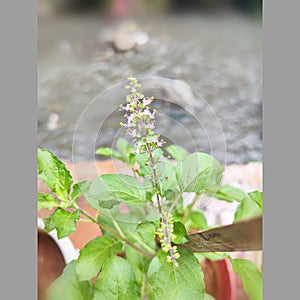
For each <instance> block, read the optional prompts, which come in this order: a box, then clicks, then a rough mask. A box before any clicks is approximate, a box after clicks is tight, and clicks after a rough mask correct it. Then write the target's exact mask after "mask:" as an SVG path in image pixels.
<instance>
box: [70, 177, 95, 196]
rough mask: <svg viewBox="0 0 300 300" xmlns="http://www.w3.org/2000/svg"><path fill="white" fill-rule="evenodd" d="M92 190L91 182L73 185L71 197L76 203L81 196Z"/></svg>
mask: <svg viewBox="0 0 300 300" xmlns="http://www.w3.org/2000/svg"><path fill="white" fill-rule="evenodd" d="M89 188H90V182H88V181H81V182H78V183H76V184H74V185H73V189H72V192H71V193H70V197H71V199H72V200H73V201H76V200H77V199H78V198H79V197H80V196H82V195H84V194H85V193H86V192H87V191H88V190H89Z"/></svg>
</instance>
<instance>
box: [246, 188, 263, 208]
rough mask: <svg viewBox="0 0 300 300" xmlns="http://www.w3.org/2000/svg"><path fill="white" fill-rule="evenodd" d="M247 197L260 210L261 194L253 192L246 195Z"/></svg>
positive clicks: (261, 205)
mask: <svg viewBox="0 0 300 300" xmlns="http://www.w3.org/2000/svg"><path fill="white" fill-rule="evenodd" d="M248 195H249V197H250V198H251V199H252V200H253V201H254V202H255V203H256V204H257V205H258V206H259V207H260V208H261V209H262V207H263V204H262V192H259V191H254V192H251V193H248Z"/></svg>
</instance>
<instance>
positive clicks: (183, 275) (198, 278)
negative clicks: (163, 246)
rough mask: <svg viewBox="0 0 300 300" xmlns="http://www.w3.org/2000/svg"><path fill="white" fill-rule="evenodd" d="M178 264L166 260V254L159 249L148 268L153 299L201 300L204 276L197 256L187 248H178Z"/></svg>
mask: <svg viewBox="0 0 300 300" xmlns="http://www.w3.org/2000/svg"><path fill="white" fill-rule="evenodd" d="M178 252H179V253H180V258H179V259H178V264H179V266H178V267H177V268H176V267H175V266H174V264H173V263H169V262H167V261H166V256H167V255H168V254H166V253H164V252H163V251H161V250H159V251H158V252H157V256H156V257H155V258H153V260H152V261H151V263H150V265H149V269H148V278H149V282H150V284H151V287H152V290H153V293H154V296H155V299H164V300H185V299H186V300H193V299H195V300H202V299H203V298H204V294H205V285H204V276H203V272H202V270H201V267H200V265H199V262H198V260H197V258H196V257H195V256H194V255H193V254H192V253H191V252H190V251H188V250H187V249H178Z"/></svg>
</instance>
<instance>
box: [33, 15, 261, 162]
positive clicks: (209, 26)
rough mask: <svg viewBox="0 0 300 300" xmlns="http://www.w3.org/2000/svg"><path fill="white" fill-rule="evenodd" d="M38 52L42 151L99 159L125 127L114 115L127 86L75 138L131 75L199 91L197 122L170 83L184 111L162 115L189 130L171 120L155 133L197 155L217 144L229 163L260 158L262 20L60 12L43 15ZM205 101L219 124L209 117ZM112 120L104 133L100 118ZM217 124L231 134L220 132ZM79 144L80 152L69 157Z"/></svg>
mask: <svg viewBox="0 0 300 300" xmlns="http://www.w3.org/2000/svg"><path fill="white" fill-rule="evenodd" d="M38 47H39V58H38V88H39V94H38V146H39V147H41V148H47V149H50V150H52V151H54V152H55V154H57V155H58V156H59V157H63V158H67V159H74V160H77V161H79V160H87V159H94V155H93V154H90V152H92V153H94V152H93V151H94V149H96V148H97V147H100V146H111V145H112V142H113V138H114V137H115V135H116V133H117V132H118V130H119V121H120V117H121V115H120V114H118V113H116V112H113V111H114V109H115V108H116V107H117V106H118V105H119V104H120V103H122V102H123V101H124V100H123V99H120V98H119V97H118V95H120V93H121V92H120V89H122V88H123V84H119V86H117V87H115V90H114V92H115V97H112V96H111V97H109V98H105V97H102V98H101V96H100V97H98V98H97V99H98V100H97V101H98V102H97V105H96V104H95V107H94V113H93V115H91V116H89V117H88V118H87V119H86V121H85V124H84V127H82V128H81V129H82V130H81V131H80V133H78V132H77V134H76V136H75V137H74V136H73V135H74V130H75V127H76V124H77V121H78V119H79V117H80V115H81V113H82V112H83V111H84V109H85V108H86V106H87V105H88V104H89V103H90V101H91V100H92V99H93V98H94V97H95V96H97V95H98V94H100V93H102V92H103V91H105V90H106V89H108V88H110V87H112V86H114V85H115V84H118V83H120V82H124V80H126V78H127V77H128V76H130V75H134V76H136V77H137V78H141V77H166V78H169V79H176V80H180V81H183V82H185V84H187V85H188V86H190V87H191V89H192V90H193V92H194V98H195V103H193V105H192V106H193V109H194V116H190V115H188V114H186V112H185V111H183V109H182V107H183V108H185V107H186V106H190V105H191V103H190V101H189V99H188V98H187V96H186V95H185V94H180V93H179V94H177V95H175V96H174V88H169V87H163V89H164V95H165V98H167V99H168V100H169V99H170V100H174V101H175V102H176V103H177V104H178V105H179V106H175V105H173V106H171V107H170V106H168V107H165V106H164V105H160V106H159V109H160V111H162V113H164V114H166V115H167V116H168V117H169V119H173V120H176V121H177V122H179V123H180V124H181V125H182V126H184V128H187V129H188V134H185V133H183V132H182V130H181V131H180V130H178V127H176V126H173V124H172V123H170V122H164V121H161V122H157V124H158V131H159V132H160V133H162V134H163V135H167V138H168V139H169V140H171V141H173V142H174V141H175V142H176V143H177V144H179V145H181V146H183V147H185V148H186V149H188V150H190V151H205V152H210V151H211V147H212V145H211V144H214V156H215V157H216V158H217V159H219V160H221V162H222V163H225V162H226V163H245V162H248V161H257V160H261V158H262V135H261V126H262V121H261V118H262V94H261V87H262V64H261V50H262V49H261V48H262V43H261V24H260V22H259V21H258V20H253V19H250V18H248V17H244V16H240V15H237V14H233V15H229V16H228V15H226V16H223V15H220V16H208V15H204V14H202V15H201V14H193V15H188V16H186V15H180V16H176V15H167V16H165V17H161V16H156V17H154V16H151V17H150V16H147V15H146V16H144V17H136V18H120V19H111V18H110V19H109V18H105V17H103V16H97V15H93V16H76V17H75V16H66V15H59V14H58V15H51V16H48V17H44V18H40V20H39V39H38ZM158 82H159V80H158ZM150 92H151V91H150ZM152 92H153V93H155V90H154V89H152ZM151 94H152V93H151ZM149 96H151V95H149ZM201 96H202V97H204V99H205V100H206V101H207V104H208V106H209V108H211V109H212V110H213V111H214V112H215V114H216V119H211V118H210V117H209V115H208V109H209V108H208V106H205V105H203V101H202V100H201V99H202V98H201ZM111 112H113V114H112V115H110V114H111ZM108 115H110V118H109V121H105V122H104V123H103V124H102V126H101V128H100V129H99V127H98V126H96V124H97V122H98V123H99V120H101V121H104V120H105V119H106V117H107V116H108ZM195 118H196V119H198V120H195ZM199 120H200V121H201V122H204V123H205V128H203V127H201V126H200V124H199ZM216 120H218V121H216ZM217 122H220V126H221V128H222V130H223V132H224V136H223V135H222V134H220V133H219V132H214V131H213V130H214V129H213V127H214V126H215V124H216V123H217ZM207 132H213V133H212V134H210V135H209V136H207ZM74 140H75V144H77V145H79V146H78V147H77V148H76V149H75V150H76V151H75V152H74V153H73V154H74V156H73V157H72V143H73V142H74ZM212 140H213V141H212ZM224 140H225V142H226V159H225V158H224V147H223V143H224ZM91 147H93V149H92V150H93V151H90V152H89V151H88V150H89V149H88V148H91ZM97 159H99V157H97ZM225 160H226V161H225Z"/></svg>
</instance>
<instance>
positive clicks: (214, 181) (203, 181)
mask: <svg viewBox="0 0 300 300" xmlns="http://www.w3.org/2000/svg"><path fill="white" fill-rule="evenodd" d="M223 172H224V167H223V166H222V165H221V164H220V163H219V162H218V161H217V160H215V159H214V158H213V157H212V156H210V155H208V154H206V153H198V152H197V153H193V154H189V155H188V156H187V157H186V158H185V159H184V160H183V161H181V162H179V163H178V165H177V166H176V176H177V181H178V183H179V186H180V188H181V191H182V192H197V193H199V192H201V193H207V194H214V193H215V192H216V190H217V189H218V188H219V187H220V184H221V181H222V176H223Z"/></svg>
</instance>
